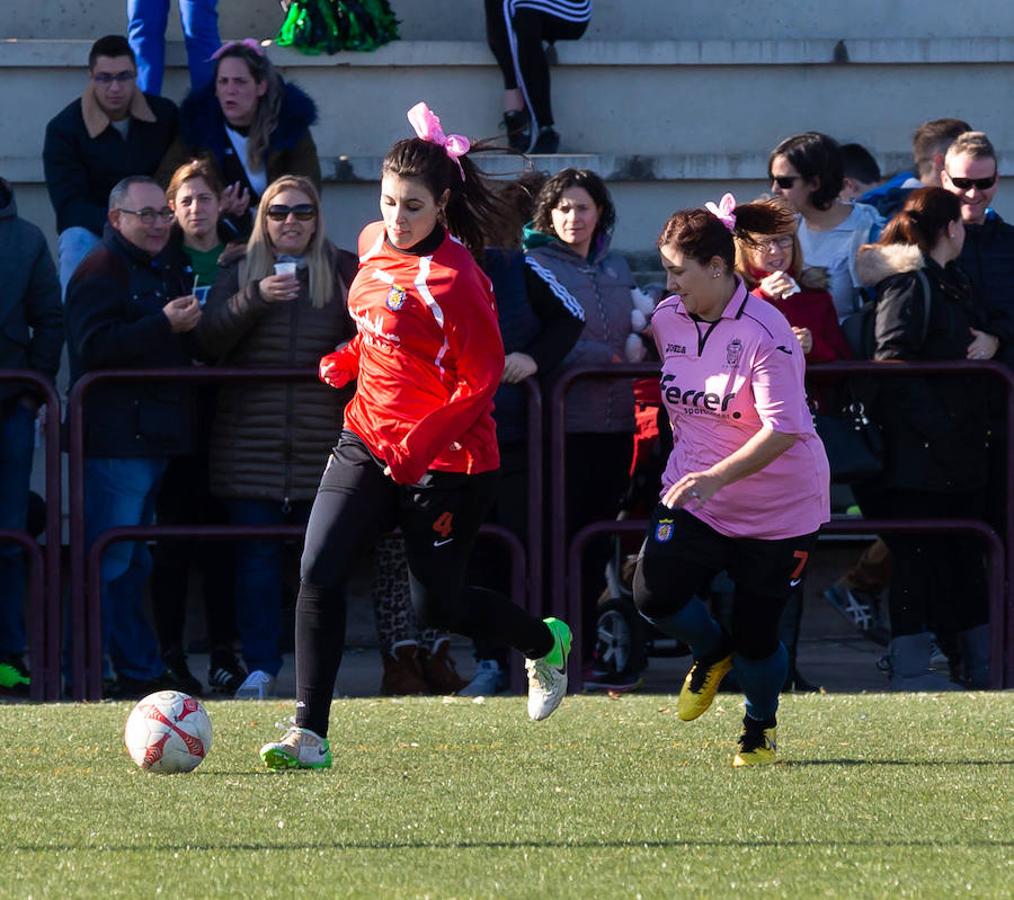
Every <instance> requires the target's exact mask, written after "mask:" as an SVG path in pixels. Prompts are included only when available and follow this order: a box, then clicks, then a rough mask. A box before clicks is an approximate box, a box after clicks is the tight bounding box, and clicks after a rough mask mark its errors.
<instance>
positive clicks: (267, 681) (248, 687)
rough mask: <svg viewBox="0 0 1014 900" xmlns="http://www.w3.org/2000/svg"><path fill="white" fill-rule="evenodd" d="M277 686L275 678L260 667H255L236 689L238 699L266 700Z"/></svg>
mask: <svg viewBox="0 0 1014 900" xmlns="http://www.w3.org/2000/svg"><path fill="white" fill-rule="evenodd" d="M274 687H275V679H274V678H272V677H271V676H270V675H268V673H267V672H263V671H261V670H260V669H254V670H253V671H252V672H251V673H250V674H249V675H247V676H246V681H244V682H243V683H242V684H241V685H240V686H239V687H238V688H237V690H236V699H237V700H264V699H266V698H267V697H270V696H271V695H272V691H273V690H274Z"/></svg>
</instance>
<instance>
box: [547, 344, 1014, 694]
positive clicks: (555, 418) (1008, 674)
mask: <svg viewBox="0 0 1014 900" xmlns="http://www.w3.org/2000/svg"><path fill="white" fill-rule="evenodd" d="M659 370H660V367H659V364H658V363H650V364H648V363H623V364H618V365H613V366H609V367H608V368H602V367H597V366H575V367H574V368H572V369H568V370H567V371H565V372H563V373H562V374H561V375H560V376H559V378H558V379H557V380H556V382H555V383H554V384H553V387H552V390H551V393H550V399H549V404H548V413H549V428H550V435H549V452H550V465H549V472H550V501H549V502H550V522H551V525H550V562H551V566H552V602H553V608H552V612H553V613H554V614H557V615H562V616H566V615H568V614H570V615H573V612H574V610H573V609H571V608H570V607H571V606H572V603H571V600H570V598H571V597H572V595H573V591H574V590H575V588H574V585H575V583H578V584H579V583H580V568H574V565H575V557H574V553H573V546H568V541H567V520H566V457H565V441H566V399H567V393H568V391H569V390H570V388H571V386H572V385H573V384H574V383H575V382H577V381H580V380H607V381H612V380H618V379H626V378H643V377H657V376H658V375H659ZM855 375H864V376H868V375H874V376H877V377H889V378H890V377H900V376H929V377H933V376H940V375H985V376H988V377H990V378H993V379H994V380H997V381H999V382H1001V383H1002V384H1003V386H1004V391H1005V399H1006V410H1007V415H1006V439H1007V448H1008V452H1007V469H1006V480H1005V487H1004V489H1005V491H1006V496H1007V503H1006V522H1005V529H1006V534H1005V535H1004V539H1005V543H1004V542H1001V541H1000V538H999V537H998V536H997V535H996V532H995V531H993V529H991V528H989V526H988V525H986V524H985V523H982V522H975V521H972V520H964V519H957V520H946V523H945V524H949V525H954V523H961V525H960V527H961V529H962V530H965V531H968V532H974V533H975V534H977V535H978V536H979V537H980V538H981V539H982V540H983V541H984V542H985V543H986V544H987V549H989V548H990V547H992V542H993V540H994V539H995V540H996V541H997V542H999V543H1000V550H1001V556H1000V558H999V561H998V560H997V559H996V558H995V557H993V556H991V560H992V563H991V564H992V565H993V568H994V569H995V570H996V571H994V572H993V573H992V574H991V582H990V584H991V591H992V592H993V593H991V600H990V609H991V616H992V618H991V623H992V629H991V635H992V637H991V640H992V647H991V649H992V660H993V668H992V669H991V673H992V678H993V680H994V684H996V686H998V687H999V686H1008V685H1011V684H1014V591H1012V586H1014V578H1012V577H1011V571H1010V567H1011V565H1012V562H1014V502H1011V501H1012V487H1014V414H1012V410H1014V374H1012V373H1011V372H1010V370H1009V369H1007V367H1006V366H1003V365H1001V364H999V363H995V362H985V361H983V362H971V361H953V362H951V361H948V362H898V363H891V364H885V363H877V362H867V361H863V362H837V363H825V364H821V365H814V366H810V367H808V368H807V376H814V377H819V378H828V379H831V378H847V377H850V376H855ZM934 521H936V522H940V521H943V520H929V519H927V520H914V519H905V520H902V519H877V520H874V519H861V520H859V521H858V522H856V523H855V524H856V527H855V528H853V527H852V526H851V525H848V524H846V523H843V522H839V521H837V520H836V521H835V522H832V523H831V524H829V525H827V526H825V528H824V530H825V531H826V532H828V533H836V532H837V533H859V534H862V533H869V532H874V531H876V530H877V529H876V528H874V527H873V526H874V525H876V524H881V523H883V524H884V528H883V530H884V531H899V530H900V529H899V528H898V527H897V526H898V523H901V522H904V523H907V524H911V525H913V526H918V530H919V533H929V532H936V531H939V530H945V529H940V528H937V526H936V525H934ZM891 523H893V524H891ZM631 524H632V523H630V522H625V523H618V522H616V521H613V520H603V521H600V522H596V523H589V525H588V526H586V527H585V528H584V529H582V530H581V532H580V534H578V535H575V536H574V539H573V540H575V541H576V540H577V538H578V537H579V536H581V535H586V533H587V535H586V537H585V541H587V540H590V539H591V537H593V536H598V535H602V534H608V533H616V532H620V531H629V530H631V529H630V528H629V527H621V526H630V525H631ZM888 525H889V526H890V527H888ZM582 547H583V544H582ZM994 549H995V548H994ZM989 552H991V553H992V552H993V551H992V550H990V551H989ZM577 559H578V560H579V559H580V555H578V557H577ZM997 572H998V573H999V574H998V575H997ZM996 578H999V579H1000V580H999V581H997V580H996ZM572 625H573V626H574V627H573V631H574V645H573V646H574V652H573V656H572V668H571V677H572V678H574V683H575V684H580V680H581V674H580V666H579V662H580V659H581V630H580V622H575V623H572ZM574 666H577V667H578V668H577V669H574V668H573V667H574ZM998 672H999V675H998V674H997V673H998ZM575 673H576V674H575ZM998 679H999V680H998Z"/></svg>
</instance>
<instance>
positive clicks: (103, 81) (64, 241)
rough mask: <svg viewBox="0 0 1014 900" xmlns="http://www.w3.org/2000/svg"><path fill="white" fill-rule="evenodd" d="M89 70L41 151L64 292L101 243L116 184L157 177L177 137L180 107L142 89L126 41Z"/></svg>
mask: <svg viewBox="0 0 1014 900" xmlns="http://www.w3.org/2000/svg"><path fill="white" fill-rule="evenodd" d="M88 71H89V83H88V86H87V87H86V88H85V90H84V93H83V94H82V95H81V97H80V98H79V99H77V100H75V101H74V102H73V103H71V104H70V105H69V106H67V107H66V108H65V109H64V110H63V111H62V112H60V113H59V114H58V115H57V116H56V117H54V118H53V119H52V120H51V121H50V123H49V124H48V125H47V126H46V142H45V145H44V147H43V151H42V161H43V164H44V167H45V172H46V186H47V188H48V189H49V197H50V200H51V201H52V203H53V209H54V210H55V211H56V230H57V232H58V233H59V235H60V240H59V245H58V251H59V256H60V285H61V287H62V288H63V291H64V293H66V291H67V283H68V282H69V281H70V276H71V275H73V274H74V270H75V269H76V268H77V266H78V263H80V262H81V260H82V259H84V257H85V256H86V255H87V254H88V251H89V250H91V249H92V247H94V246H95V245H96V244H97V243H98V242H99V239H100V238H101V236H102V229H103V226H104V224H105V221H106V201H107V199H108V198H109V192H110V191H111V190H112V188H113V185H115V184H116V183H117V182H118V181H120V180H121V179H123V178H126V177H127V176H128V175H152V174H153V173H154V172H155V170H156V169H157V168H158V164H159V162H161V160H162V157H163V156H164V155H165V152H166V150H167V149H168V147H169V145H170V144H171V143H172V142H173V140H174V139H175V137H176V130H177V120H178V114H177V110H176V105H175V104H174V103H173V102H172V101H170V100H165V99H163V98H162V97H156V96H153V95H149V94H144V93H142V92H141V90H140V89H139V88H138V87H137V84H136V78H137V65H136V63H135V60H134V51H133V50H131V49H130V45H129V44H128V43H127V39H126V38H125V37H123V36H122V35H116V34H113V35H107V36H106V37H103V38H99V39H98V40H97V41H96V42H95V43H94V44H93V45H92V48H91V51H90V53H89V54H88Z"/></svg>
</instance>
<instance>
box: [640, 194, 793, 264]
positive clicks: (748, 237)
mask: <svg viewBox="0 0 1014 900" xmlns="http://www.w3.org/2000/svg"><path fill="white" fill-rule="evenodd" d="M734 215H735V216H736V227H735V228H734V230H733V231H729V229H728V228H726V227H725V225H724V224H723V223H722V221H721V220H720V219H719V218H718V216H716V215H714V214H713V213H711V212H709V211H708V210H706V209H681V210H680V211H679V212H676V213H673V214H672V215H671V216H670V217H669V221H667V222H666V223H665V226H664V227H663V228H662V233H661V234H660V235H659V236H658V246H659V247H660V248H661V247H675V248H677V249H678V250H680V251H682V252H683V253H685V254H686V255H687V256H689V257H690V258H691V259H694V260H696V261H697V262H698V263H700V264H701V265H704V264H705V263H707V262H709V261H710V260H711V259H712V257H715V256H717V257H719V258H720V259H721V260H722V261H723V262H725V264H726V265H727V266H728V267H729V269H730V270H731V269H733V268H735V265H736V240H740V241H742V242H743V243H745V244H751V245H753V244H756V236H757V235H769V234H785V233H786V232H792V231H795V228H796V217H795V214H794V213H793V212H792V211H791V210H790V209H789V208H788V207H787V206H783V205H781V204H775V203H765V202H755V203H744V204H743V205H742V206H737V207H736V209H735V211H734ZM734 237H735V239H736V240H734Z"/></svg>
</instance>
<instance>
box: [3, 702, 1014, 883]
mask: <svg viewBox="0 0 1014 900" xmlns="http://www.w3.org/2000/svg"><path fill="white" fill-rule="evenodd" d="M674 705H675V698H673V697H667V696H627V697H624V698H622V699H619V700H610V699H606V698H591V697H571V698H568V700H567V702H566V703H565V704H564V706H563V707H561V709H560V710H559V712H557V713H556V715H554V716H553V718H551V719H549V720H548V721H546V722H543V723H532V722H529V721H527V718H526V716H525V712H524V701H523V699H522V698H504V699H497V700H490V701H487V702H486V703H483V704H478V703H472V702H469V701H466V700H453V701H441V700H440V699H412V700H405V701H400V702H399V701H392V700H351V701H342V702H340V703H337V704H336V705H335V706H334V708H333V713H332V732H331V737H332V744H333V747H334V751H335V767H334V768H333V769H331V770H330V771H328V772H288V773H270V772H268V771H267V770H265V769H262V768H261V765H260V760H259V759H258V757H257V750H258V747H259V746H260V744H261V743H262V742H263V741H265V740H267V739H271V738H273V737H274V736H275V735H277V734H278V732H277V731H276V729H275V728H274V723H275V722H276V721H277V720H279V719H281V718H283V717H284V716H288V715H289V714H290V713H291V704H288V703H285V704H283V703H246V704H244V703H210V704H208V710H209V712H210V714H211V717H212V720H213V723H214V727H215V738H214V747H213V749H212V752H211V753H210V755H209V756H208V758H207V760H205V762H204V763H203V764H202V765H201V767H200V768H199V769H197V771H195V772H194V773H192V774H189V775H177V776H156V775H149V774H146V773H144V772H142V771H140V770H139V769H137V768H135V767H134V765H133V763H131V762H130V759H129V758H128V757H127V755H126V751H125V750H124V749H123V746H122V739H121V735H122V729H123V724H124V722H125V721H126V718H127V714H128V712H129V709H130V705H129V704H123V703H120V704H99V705H90V706H85V705H77V706H70V705H63V706H30V705H14V706H2V707H0V734H2V736H3V753H2V754H0V821H2V824H3V828H2V835H3V838H2V840H3V850H2V851H0V896H5V897H6V896H17V897H28V896H32V897H68V896H75V897H77V896H81V897H97V896H138V897H140V896H145V897H152V896H155V895H156V894H162V895H164V896H175V897H194V898H199V897H206V896H248V897H255V896H256V897H267V896H285V897H300V896H313V897H332V896H362V897H368V896H369V897H385V896H398V897H405V896H408V897H414V896H429V897H476V896H508V897H534V896H541V897H564V896H566V897H635V896H644V897H664V896H670V897H671V896H701V897H715V896H736V897H741V896H757V895H761V894H764V895H785V896H794V897H799V896H807V897H808V896H886V895H903V896H912V897H943V896H955V895H957V894H963V895H965V896H969V897H1000V896H1006V897H1010V896H1011V895H1012V891H1014V888H1012V885H1014V803H1012V799H1014V797H1012V794H1014V694H1011V693H1007V694H992V695H989V694H952V695H946V696H932V695H909V696H904V695H894V696H882V695H858V696H844V695H840V696H819V695H809V696H796V697H788V698H786V700H785V701H784V703H783V706H782V710H781V715H780V722H781V724H780V728H779V746H780V753H781V759H782V761H781V762H780V764H779V765H778V766H776V767H774V768H765V769H751V770H733V769H732V768H731V767H730V762H731V759H732V753H733V750H734V742H735V739H736V737H737V736H738V734H739V723H740V718H741V716H742V712H741V708H740V705H739V699H738V698H736V697H733V696H731V695H720V696H719V698H718V700H717V701H716V704H715V707H714V708H713V709H712V710H710V711H709V712H708V713H707V715H705V716H704V717H702V718H701V719H699V720H698V721H696V722H693V723H689V724H687V723H681V722H679V721H678V720H677V719H676V718H675V710H674Z"/></svg>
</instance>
